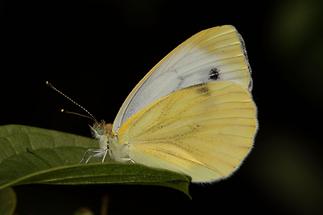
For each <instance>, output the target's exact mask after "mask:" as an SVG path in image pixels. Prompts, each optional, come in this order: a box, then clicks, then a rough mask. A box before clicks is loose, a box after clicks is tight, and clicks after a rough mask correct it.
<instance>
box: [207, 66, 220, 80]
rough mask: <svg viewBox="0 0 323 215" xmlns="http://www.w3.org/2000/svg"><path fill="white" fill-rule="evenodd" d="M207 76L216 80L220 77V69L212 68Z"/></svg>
mask: <svg viewBox="0 0 323 215" xmlns="http://www.w3.org/2000/svg"><path fill="white" fill-rule="evenodd" d="M209 78H210V79H212V80H218V79H219V78H220V71H219V69H217V68H216V67H214V68H212V69H211V70H210V72H209Z"/></svg>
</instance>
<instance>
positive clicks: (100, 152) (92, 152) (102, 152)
mask: <svg viewBox="0 0 323 215" xmlns="http://www.w3.org/2000/svg"><path fill="white" fill-rule="evenodd" d="M106 151H107V149H97V148H96V149H88V150H86V152H85V153H84V155H83V158H82V160H81V161H80V163H88V162H89V161H90V160H91V158H93V157H101V156H103V157H104V159H105V156H106Z"/></svg>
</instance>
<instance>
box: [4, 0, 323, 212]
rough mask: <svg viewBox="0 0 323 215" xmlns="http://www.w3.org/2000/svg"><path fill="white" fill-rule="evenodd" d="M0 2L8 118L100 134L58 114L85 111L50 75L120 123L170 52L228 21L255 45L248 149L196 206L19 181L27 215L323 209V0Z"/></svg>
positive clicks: (21, 207) (149, 192)
mask: <svg viewBox="0 0 323 215" xmlns="http://www.w3.org/2000/svg"><path fill="white" fill-rule="evenodd" d="M0 7H1V22H2V23H1V31H0V32H1V35H2V36H4V37H2V39H1V48H0V51H1V52H2V53H1V54H2V56H1V62H0V71H1V77H0V98H1V105H0V124H2V125H5V124H13V123H16V124H24V125H32V126H37V127H42V128H49V129H55V130H61V131H66V132H70V133H76V134H81V135H84V136H90V131H89V129H88V124H89V123H90V122H89V121H87V120H85V119H81V118H78V117H74V116H71V115H66V114H62V113H60V112H59V110H60V108H65V109H68V110H74V111H78V112H80V110H79V109H77V108H76V107H74V106H73V105H72V104H71V103H69V102H67V101H66V100H65V99H64V98H63V97H62V96H59V95H57V94H56V93H55V92H53V91H52V90H50V89H49V88H47V87H46V85H45V81H46V80H49V81H51V82H52V83H53V84H55V85H56V87H58V88H59V89H61V90H62V91H63V92H65V93H66V94H67V95H70V96H71V97H73V98H75V100H77V101H78V102H79V103H81V104H82V105H84V106H85V107H86V108H88V109H89V110H90V111H91V112H92V113H93V114H94V115H95V116H96V117H97V118H99V119H104V120H106V121H107V122H112V121H113V119H114V117H115V115H116V113H117V111H118V109H119V107H120V106H121V104H122V102H123V100H124V99H125V98H126V96H127V95H128V93H129V92H130V91H131V89H132V88H133V87H134V86H135V84H136V83H137V82H138V81H139V80H140V79H141V78H142V77H143V76H144V75H145V74H146V73H147V72H148V71H149V69H150V68H152V67H153V66H154V65H155V64H156V63H157V62H158V61H159V60H160V59H161V58H162V57H164V56H165V55H166V54H167V53H169V52H170V51H171V50H172V49H173V48H175V47H176V46H177V45H178V44H180V43H181V42H183V41H184V40H185V39H187V38H188V37H190V36H191V35H193V34H195V33H197V32H198V31H200V30H203V29H205V28H209V27H213V26H217V25H223V24H232V25H234V26H235V27H236V28H237V29H238V31H239V32H240V33H241V34H242V36H243V38H244V40H245V43H246V47H247V51H248V56H249V61H250V64H251V67H252V70H253V74H252V75H253V79H254V89H253V95H254V99H255V102H256V104H257V106H258V109H259V125H260V128H259V131H258V134H257V137H256V141H255V147H254V149H253V151H252V153H251V154H250V156H249V157H248V158H247V159H246V161H245V162H244V164H243V165H242V167H241V168H240V169H239V171H237V172H236V173H235V174H234V175H233V176H232V177H230V178H229V179H227V180H224V181H220V182H218V183H214V184H203V185H196V184H193V185H191V187H190V188H191V195H192V197H193V201H190V200H188V199H187V197H185V196H184V195H183V194H181V193H179V192H175V191H173V190H168V189H164V188H156V187H140V186H93V187H61V186H32V187H17V188H16V191H17V195H18V208H17V212H18V214H21V215H24V214H72V212H73V211H75V210H76V209H77V208H80V207H88V208H90V209H91V210H93V211H94V212H96V214H98V210H99V208H100V204H101V197H102V195H104V194H108V197H109V212H110V214H129V213H141V214H166V213H167V214H172V213H175V212H176V213H186V214H187V213H192V214H205V213H210V214H224V213H225V214H232V213H239V214H246V213H258V214H283V213H284V214H322V213H323V206H322V202H323V201H322V200H323V193H322V191H323V189H322V186H323V184H322V181H323V171H322V161H323V159H322V151H323V150H322V141H321V133H322V114H321V113H322V110H323V108H322V107H323V96H322V93H323V89H322V88H323V70H322V69H323V28H322V21H323V5H322V3H321V1H319V0H317V1H315V0H294V1H288V0H283V1H257V2H253V3H251V1H250V2H248V1H223V0H221V1H202V0H200V1H192V2H191V1H165V0H164V1H163V0H154V1H149V0H140V1H139V0H137V1H136V0H123V1H117V0H112V1H103V0H92V1H33V0H32V1H16V0H11V1H9V0H5V1H1V3H0ZM0 150H1V149H0ZM45 211H46V212H45ZM63 211H65V212H63Z"/></svg>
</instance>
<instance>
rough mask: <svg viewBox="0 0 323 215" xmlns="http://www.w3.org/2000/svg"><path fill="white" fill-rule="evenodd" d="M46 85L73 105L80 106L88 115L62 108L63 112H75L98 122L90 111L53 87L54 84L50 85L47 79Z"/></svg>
mask: <svg viewBox="0 0 323 215" xmlns="http://www.w3.org/2000/svg"><path fill="white" fill-rule="evenodd" d="M46 85H47V86H48V87H50V88H52V89H53V90H54V91H56V92H57V93H59V94H61V95H62V96H64V97H65V98H66V99H67V100H69V101H70V102H72V103H73V104H74V105H76V106H78V107H79V108H81V109H82V110H83V111H85V112H86V113H87V114H88V115H89V116H85V115H83V114H78V113H74V112H70V111H65V110H64V109H62V110H61V112H65V113H71V114H75V115H78V116H83V117H86V118H90V119H92V120H94V122H98V121H97V120H96V118H95V117H94V116H93V115H92V114H91V113H90V111H88V110H87V109H85V108H84V107H83V106H82V105H80V104H79V103H77V102H76V101H74V100H73V99H71V98H70V97H69V96H67V95H65V94H64V93H63V92H62V91H60V90H58V89H57V88H56V87H54V85H52V84H51V83H50V82H49V81H46Z"/></svg>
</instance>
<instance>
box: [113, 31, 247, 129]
mask: <svg viewBox="0 0 323 215" xmlns="http://www.w3.org/2000/svg"><path fill="white" fill-rule="evenodd" d="M250 71H251V70H250V67H249V63H248V60H247V55H246V52H245V48H244V43H243V40H242V38H241V36H240V35H239V33H238V32H237V31H236V29H235V28H234V27H233V26H230V25H225V26H220V27H214V28H210V29H207V30H204V31H201V32H199V33H197V34H195V35H193V36H192V37H191V38H189V39H188V40H186V41H185V42H184V43H182V44H181V45H179V46H178V47H177V48H176V49H174V50H173V51H172V52H171V53H169V54H168V55H167V56H166V57H165V58H164V59H162V60H161V61H160V62H159V63H158V64H157V65H156V66H155V67H154V68H152V69H151V70H150V72H149V73H147V75H146V76H145V77H144V78H143V79H142V80H141V81H140V82H139V83H138V84H137V86H136V87H135V88H134V89H133V90H132V92H131V93H130V94H129V96H128V97H127V99H126V100H125V102H124V103H123V105H122V106H121V108H120V110H119V112H118V114H117V117H116V119H115V121H114V123H113V131H114V132H115V133H117V130H118V129H119V127H120V126H121V125H122V124H123V123H124V122H125V121H126V120H127V119H128V118H129V117H130V116H131V115H133V114H134V113H136V112H138V111H139V110H140V109H142V108H143V107H145V106H146V105H148V104H150V103H151V102H153V101H155V100H157V99H159V98H161V97H162V96H165V95H168V94H169V93H171V92H174V91H176V90H179V89H182V88H185V87H188V86H192V85H196V84H200V83H205V82H212V81H218V80H232V81H234V82H236V83H238V84H240V85H241V86H243V88H245V89H249V90H251V86H252V83H251V76H250Z"/></svg>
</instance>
